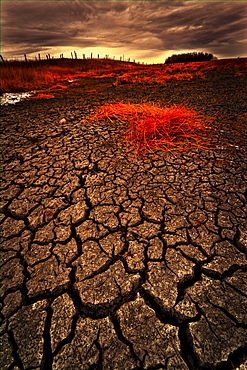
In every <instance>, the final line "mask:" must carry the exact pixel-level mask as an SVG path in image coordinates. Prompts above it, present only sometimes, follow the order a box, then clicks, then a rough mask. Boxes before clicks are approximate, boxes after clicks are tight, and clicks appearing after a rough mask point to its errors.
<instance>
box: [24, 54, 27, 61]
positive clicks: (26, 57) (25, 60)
mask: <svg viewBox="0 0 247 370" xmlns="http://www.w3.org/2000/svg"><path fill="white" fill-rule="evenodd" d="M24 58H25V62H27V56H26V54H24Z"/></svg>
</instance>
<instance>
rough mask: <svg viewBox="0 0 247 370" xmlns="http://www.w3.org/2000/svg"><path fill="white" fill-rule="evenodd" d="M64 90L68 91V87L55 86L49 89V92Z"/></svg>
mask: <svg viewBox="0 0 247 370" xmlns="http://www.w3.org/2000/svg"><path fill="white" fill-rule="evenodd" d="M63 89H67V86H63V85H53V86H51V87H50V88H49V90H63Z"/></svg>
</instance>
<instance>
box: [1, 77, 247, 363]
mask: <svg viewBox="0 0 247 370" xmlns="http://www.w3.org/2000/svg"><path fill="white" fill-rule="evenodd" d="M113 82H114V79H112V78H102V79H93V78H91V79H90V78H84V79H80V80H77V82H76V83H77V84H68V88H67V89H63V90H54V91H52V93H53V94H54V96H55V97H54V98H52V99H29V100H27V101H23V102H20V103H18V104H17V105H14V106H4V107H2V112H1V115H2V126H3V135H2V152H3V167H2V197H3V201H2V213H3V218H2V225H1V226H2V238H3V243H2V261H1V263H2V267H1V271H2V290H1V318H2V320H3V324H2V330H1V339H2V360H1V361H2V366H1V369H2V370H7V369H8V370H12V369H13V370H17V369H22V370H24V369H25V370H31V369H39V370H93V369H95V370H96V369H97V370H99V369H102V370H110V369H111V370H117V369H118V370H134V369H135V370H137V369H140V370H142V369H143V370H144V369H145V370H151V369H152V370H154V369H156V370H158V369H167V370H178V369H179V370H188V369H189V370H220V369H221V370H228V369H229V370H230V369H241V370H244V369H247V363H246V358H247V261H246V256H247V182H246V180H247V122H246V116H247V93H246V86H247V84H246V82H247V81H246V76H245V75H244V74H242V75H239V76H237V75H234V74H231V73H228V74H224V75H223V74H222V75H221V76H218V77H217V76H212V78H211V79H206V80H191V81H188V82H185V81H184V82H183V81H180V82H179V81H178V82H169V83H167V85H164V86H160V85H153V86H140V85H123V86H115V87H114V86H112V83H113ZM49 93H50V92H49ZM145 100H146V101H147V102H154V103H156V102H157V103H160V104H163V105H172V104H186V105H187V106H188V107H189V108H193V109H195V110H198V111H200V112H202V113H203V114H204V115H205V116H208V117H209V118H212V117H214V119H215V122H214V127H215V129H216V133H217V136H218V143H219V144H220V145H219V146H218V149H216V150H213V151H206V150H202V149H201V150H194V151H191V152H188V153H180V154H179V153H178V154H176V155H172V154H170V153H158V154H159V157H158V158H156V159H155V158H146V159H143V158H137V157H129V156H126V154H125V153H126V150H125V149H126V148H124V147H122V146H121V145H118V142H117V136H116V132H117V130H118V129H119V127H118V123H117V122H116V124H115V126H114V125H113V124H112V125H110V124H109V123H108V122H98V123H96V122H94V123H92V122H91V121H90V119H89V117H90V114H91V113H93V112H95V109H96V107H97V106H99V105H102V104H105V103H113V102H117V101H122V102H131V103H140V102H143V101H145ZM62 118H65V119H66V122H65V123H59V121H60V120H61V119H62ZM229 144H230V145H229Z"/></svg>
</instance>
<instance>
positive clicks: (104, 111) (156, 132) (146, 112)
mask: <svg viewBox="0 0 247 370" xmlns="http://www.w3.org/2000/svg"><path fill="white" fill-rule="evenodd" d="M93 120H96V121H98V120H109V121H110V122H113V120H117V121H119V122H120V123H122V124H124V126H125V127H126V130H125V131H124V132H122V134H121V140H122V141H123V142H124V143H125V144H127V145H128V147H130V148H131V151H133V152H134V153H135V154H145V153H147V152H150V151H153V150H165V151H170V150H189V149H191V148H192V147H197V148H204V149H208V144H207V143H206V142H205V140H204V139H203V137H202V136H203V133H205V131H208V125H207V126H206V124H205V120H204V119H203V117H202V116H201V115H199V114H198V113H197V112H194V111H192V110H189V109H188V108H186V107H183V106H181V105H180V106H172V107H170V108H161V107H159V106H155V105H151V104H147V103H145V104H123V103H116V104H109V105H104V106H102V107H100V108H99V109H98V111H97V112H96V115H95V116H94V117H93Z"/></svg>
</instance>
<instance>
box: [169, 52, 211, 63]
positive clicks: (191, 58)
mask: <svg viewBox="0 0 247 370" xmlns="http://www.w3.org/2000/svg"><path fill="white" fill-rule="evenodd" d="M213 58H214V59H217V58H216V57H215V56H214V55H213V54H211V53H203V52H199V53H197V52H193V53H183V54H173V55H172V56H170V57H168V58H167V59H166V60H165V63H166V64H168V63H184V62H202V61H208V60H211V59H213Z"/></svg>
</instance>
